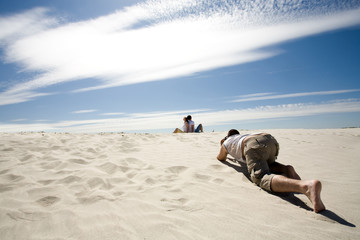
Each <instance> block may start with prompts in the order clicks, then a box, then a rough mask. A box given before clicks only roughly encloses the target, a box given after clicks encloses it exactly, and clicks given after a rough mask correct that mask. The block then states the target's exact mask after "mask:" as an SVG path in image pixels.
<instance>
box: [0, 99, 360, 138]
mask: <svg viewBox="0 0 360 240" xmlns="http://www.w3.org/2000/svg"><path fill="white" fill-rule="evenodd" d="M185 112H186V113H192V114H193V116H194V120H195V121H196V122H197V123H203V124H204V126H205V127H209V126H219V125H227V124H231V123H233V124H234V123H236V124H239V123H241V122H243V121H255V120H263V119H281V118H293V117H302V116H311V115H320V114H328V113H347V112H360V102H359V101H358V100H338V101H331V102H324V103H320V104H304V103H298V104H285V105H275V106H259V107H256V108H247V109H233V110H224V111H211V110H206V109H198V110H196V109H194V110H188V111H185V110H184V111H171V112H161V113H160V112H158V113H139V114H132V115H126V116H124V117H121V118H106V119H89V120H78V121H61V122H56V123H44V124H0V132H20V131H59V132H86V133H88V132H110V131H113V132H114V131H116V132H119V131H145V130H160V129H175V128H176V127H181V126H182V124H183V122H182V118H183V116H184V113H185Z"/></svg>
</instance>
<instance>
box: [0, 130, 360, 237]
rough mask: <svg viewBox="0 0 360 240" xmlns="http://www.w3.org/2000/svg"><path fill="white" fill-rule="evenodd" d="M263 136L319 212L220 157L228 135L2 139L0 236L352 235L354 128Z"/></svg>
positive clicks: (357, 178) (359, 216) (357, 222)
mask: <svg viewBox="0 0 360 240" xmlns="http://www.w3.org/2000/svg"><path fill="white" fill-rule="evenodd" d="M267 132H269V133H271V134H272V135H273V136H275V137H276V139H277V140H278V141H279V143H280V156H279V159H278V160H279V161H280V162H282V163H285V164H291V165H293V166H294V167H295V168H296V170H297V172H298V173H299V174H300V176H301V177H302V178H303V179H313V178H318V179H320V180H321V181H322V184H323V191H322V199H323V201H324V204H325V205H326V208H327V210H326V211H324V212H322V213H321V214H316V213H314V212H312V206H311V203H310V201H309V200H308V199H307V198H306V197H305V196H304V195H301V194H270V193H267V192H265V191H263V190H261V189H259V188H258V187H257V186H255V185H254V184H252V183H251V182H250V181H249V180H248V179H247V178H246V176H245V175H244V174H243V173H241V172H239V171H240V170H241V169H243V168H240V167H239V165H238V164H234V163H232V162H230V161H228V162H229V164H222V163H221V162H219V161H217V160H216V155H217V153H218V151H219V146H220V145H219V141H220V139H221V138H222V137H223V136H224V135H225V133H204V134H115V133H114V134H55V133H44V134H42V133H24V134H20V133H19V134H13V133H12V134H7V133H1V134H0V137H1V138H0V239H84V240H85V239H86V240H88V239H101V240H104V239H156V240H157V239H166V240H169V239H245V238H246V239H270V240H271V239H274V240H275V239H276V240H278V239H305V240H309V239H311V240H314V239H360V231H359V230H358V227H359V226H360V211H359V210H360V207H359V206H360V204H359V203H360V187H359V185H360V157H359V156H360V129H330V130H268V131H267Z"/></svg>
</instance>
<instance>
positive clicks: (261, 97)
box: [230, 89, 360, 102]
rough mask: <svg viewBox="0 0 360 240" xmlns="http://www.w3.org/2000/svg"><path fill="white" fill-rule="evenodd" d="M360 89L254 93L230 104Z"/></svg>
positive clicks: (348, 91)
mask: <svg viewBox="0 0 360 240" xmlns="http://www.w3.org/2000/svg"><path fill="white" fill-rule="evenodd" d="M359 91H360V89H349V90H335V91H318V92H302V93H288V94H278V95H273V93H255V94H249V95H244V96H241V97H240V98H238V99H235V100H232V101H230V102H250V101H260V100H272V99H281V98H295V97H308V96H322V95H333V94H344V93H351V92H359Z"/></svg>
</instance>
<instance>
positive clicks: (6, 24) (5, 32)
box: [0, 8, 59, 45]
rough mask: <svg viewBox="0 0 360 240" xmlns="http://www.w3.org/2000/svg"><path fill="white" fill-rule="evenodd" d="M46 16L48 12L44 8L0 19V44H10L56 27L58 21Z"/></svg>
mask: <svg viewBox="0 0 360 240" xmlns="http://www.w3.org/2000/svg"><path fill="white" fill-rule="evenodd" d="M47 14H48V10H47V9H45V8H34V9H32V10H29V11H26V12H23V13H19V14H16V15H12V16H5V17H0V26H1V27H0V44H1V45H3V44H11V41H15V40H18V39H21V38H23V37H26V36H28V35H34V34H36V33H39V32H43V31H45V30H47V29H49V28H51V27H54V26H56V25H57V24H58V23H59V22H58V20H57V19H56V18H53V17H49V16H47Z"/></svg>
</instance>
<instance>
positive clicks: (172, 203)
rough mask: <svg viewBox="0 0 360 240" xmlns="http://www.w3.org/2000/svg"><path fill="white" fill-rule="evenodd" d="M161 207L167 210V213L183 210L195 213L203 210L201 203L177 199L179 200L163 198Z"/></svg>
mask: <svg viewBox="0 0 360 240" xmlns="http://www.w3.org/2000/svg"><path fill="white" fill-rule="evenodd" d="M160 201H161V205H162V206H163V207H164V208H165V209H166V211H168V212H171V211H176V210H182V211H186V212H194V211H199V210H201V209H203V206H202V205H201V204H199V203H195V202H194V201H190V200H189V199H186V198H177V199H168V198H162V199H161V200H160Z"/></svg>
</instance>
